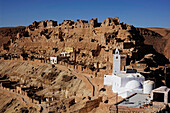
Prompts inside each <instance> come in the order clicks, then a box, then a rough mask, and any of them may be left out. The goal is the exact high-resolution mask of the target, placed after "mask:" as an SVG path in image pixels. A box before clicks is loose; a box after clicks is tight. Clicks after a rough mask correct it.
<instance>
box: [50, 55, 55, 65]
mask: <svg viewBox="0 0 170 113" xmlns="http://www.w3.org/2000/svg"><path fill="white" fill-rule="evenodd" d="M50 63H51V64H57V56H53V57H50Z"/></svg>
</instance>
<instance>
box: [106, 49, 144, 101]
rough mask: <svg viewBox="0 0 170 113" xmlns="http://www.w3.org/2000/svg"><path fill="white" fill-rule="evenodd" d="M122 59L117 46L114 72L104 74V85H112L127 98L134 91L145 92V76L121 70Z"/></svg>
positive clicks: (113, 89)
mask: <svg viewBox="0 0 170 113" xmlns="http://www.w3.org/2000/svg"><path fill="white" fill-rule="evenodd" d="M120 60H121V55H120V54H119V50H118V48H116V51H115V54H114V57H113V72H112V74H110V75H104V85H112V91H113V92H114V93H117V94H118V96H121V97H122V98H126V97H128V96H130V95H132V94H134V93H143V84H144V81H145V77H144V76H142V75H141V74H140V73H127V72H126V71H120V65H121V61H120Z"/></svg>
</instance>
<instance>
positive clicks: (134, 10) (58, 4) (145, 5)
mask: <svg viewBox="0 0 170 113" xmlns="http://www.w3.org/2000/svg"><path fill="white" fill-rule="evenodd" d="M115 16H117V17H119V20H120V22H125V23H127V24H131V25H134V26H135V27H161V28H170V0H0V27H15V26H27V25H30V24H31V23H32V22H34V21H41V20H55V21H58V23H61V22H62V21H63V20H74V21H77V19H81V20H90V19H91V18H98V21H99V22H102V21H104V20H105V19H106V18H107V17H111V18H114V17H115Z"/></svg>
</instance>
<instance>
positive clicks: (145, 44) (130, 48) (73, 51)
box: [0, 17, 170, 112]
mask: <svg viewBox="0 0 170 113" xmlns="http://www.w3.org/2000/svg"><path fill="white" fill-rule="evenodd" d="M169 31H170V30H169V29H158V28H135V27H134V26H133V25H128V24H126V23H123V22H122V23H121V22H120V21H119V18H118V17H115V18H106V20H104V21H103V22H102V23H99V22H98V21H97V19H96V18H93V19H91V20H89V21H85V20H77V21H76V22H75V21H72V20H64V21H63V22H62V23H61V24H58V23H57V21H53V20H49V21H48V20H46V21H40V22H36V21H35V22H33V23H32V24H31V25H29V26H26V27H16V28H0V59H1V60H0V80H1V83H2V86H1V87H2V88H4V87H7V88H10V89H9V90H10V91H11V89H17V88H19V89H18V90H19V91H20V92H22V91H23V92H24V93H21V94H20V93H19V96H20V97H22V99H24V98H28V99H31V100H32V104H31V105H30V106H31V107H25V106H24V105H25V104H29V102H27V101H24V102H21V101H19V102H21V103H25V104H23V106H19V108H17V107H16V106H17V102H16V103H15V102H13V104H11V103H7V104H6V105H2V106H0V108H1V109H4V110H7V108H10V109H13V110H14V111H18V112H21V111H22V110H23V109H24V110H26V111H28V112H31V110H32V111H33V112H35V111H36V112H40V111H45V110H48V111H50V112H109V107H110V105H112V104H113V103H116V102H117V101H120V100H122V98H121V97H118V98H116V94H114V93H112V90H111V87H109V86H104V85H103V75H104V74H106V73H111V72H112V64H113V53H114V51H115V49H116V48H117V47H118V49H119V51H120V54H121V56H122V57H121V70H127V69H131V68H133V69H135V70H137V71H138V72H140V73H142V74H143V75H144V76H145V77H146V78H153V79H155V78H156V79H157V82H158V83H160V84H159V85H161V84H164V83H165V82H164V78H162V77H160V76H159V74H160V73H163V74H164V69H165V65H166V64H168V63H169V60H170V55H169V54H168V53H169V50H170V47H169V45H170V44H169ZM62 52H69V53H70V56H69V57H62V56H61V53H62ZM52 56H59V57H58V62H57V64H55V65H51V64H50V57H52ZM157 87H158V86H157ZM10 91H9V92H7V93H9V94H10V93H11V92H10ZM23 94H25V95H24V96H21V95H23ZM0 98H1V99H2V98H3V96H1V97H0ZM4 98H8V97H4ZM11 98H12V97H11ZM15 98H16V97H13V99H15ZM18 98H19V97H18ZM18 100H19V99H18ZM36 103H39V104H38V106H39V107H40V108H37V104H36ZM34 104H35V105H34ZM35 106H36V107H35ZM16 108H17V109H16ZM101 108H102V109H101Z"/></svg>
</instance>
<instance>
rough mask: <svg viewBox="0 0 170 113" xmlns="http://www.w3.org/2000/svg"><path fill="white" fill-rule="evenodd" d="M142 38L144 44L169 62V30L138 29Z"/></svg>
mask: <svg viewBox="0 0 170 113" xmlns="http://www.w3.org/2000/svg"><path fill="white" fill-rule="evenodd" d="M138 30H139V31H140V34H141V35H142V36H143V37H144V39H145V41H144V43H145V44H148V45H152V46H153V48H154V49H155V50H156V51H157V52H159V53H161V54H163V55H165V57H166V58H167V59H169V61H170V54H169V53H170V29H165V28H138Z"/></svg>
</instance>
